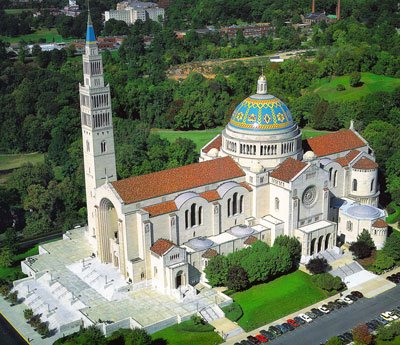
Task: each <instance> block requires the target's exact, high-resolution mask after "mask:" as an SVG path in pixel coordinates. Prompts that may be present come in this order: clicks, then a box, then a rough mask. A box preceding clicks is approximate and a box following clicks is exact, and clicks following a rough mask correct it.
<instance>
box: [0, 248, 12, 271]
mask: <svg viewBox="0 0 400 345" xmlns="http://www.w3.org/2000/svg"><path fill="white" fill-rule="evenodd" d="M13 262H14V253H13V251H12V249H10V248H9V247H3V248H1V250H0V267H11V266H12V264H13Z"/></svg>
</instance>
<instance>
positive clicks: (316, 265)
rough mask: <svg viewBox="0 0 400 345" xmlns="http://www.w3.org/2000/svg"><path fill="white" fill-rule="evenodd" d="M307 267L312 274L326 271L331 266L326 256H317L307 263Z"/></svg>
mask: <svg viewBox="0 0 400 345" xmlns="http://www.w3.org/2000/svg"><path fill="white" fill-rule="evenodd" d="M306 268H307V269H308V270H309V271H310V272H311V273H312V274H320V273H325V272H326V271H327V270H328V269H329V268H330V266H329V264H328V261H326V259H325V258H315V259H311V260H310V261H309V262H308V263H307V265H306Z"/></svg>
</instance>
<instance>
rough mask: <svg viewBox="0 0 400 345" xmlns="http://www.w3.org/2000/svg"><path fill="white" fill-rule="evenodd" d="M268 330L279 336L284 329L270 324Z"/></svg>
mask: <svg viewBox="0 0 400 345" xmlns="http://www.w3.org/2000/svg"><path fill="white" fill-rule="evenodd" d="M268 331H270V332H272V333H274V334H275V335H276V336H277V337H278V336H280V335H281V334H282V331H281V330H280V329H279V328H278V327H276V326H269V328H268Z"/></svg>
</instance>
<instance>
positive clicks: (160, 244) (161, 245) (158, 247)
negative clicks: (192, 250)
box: [150, 238, 176, 256]
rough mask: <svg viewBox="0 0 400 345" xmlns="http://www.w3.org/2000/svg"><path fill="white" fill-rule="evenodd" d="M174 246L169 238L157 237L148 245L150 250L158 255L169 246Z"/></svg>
mask: <svg viewBox="0 0 400 345" xmlns="http://www.w3.org/2000/svg"><path fill="white" fill-rule="evenodd" d="M174 246H176V244H175V243H174V242H171V241H170V240H165V239H163V238H160V239H158V240H157V241H155V242H154V244H153V245H152V246H151V247H150V250H151V251H152V252H154V253H156V254H158V255H160V256H162V255H164V254H165V253H166V252H167V251H168V250H169V249H170V248H172V247H174Z"/></svg>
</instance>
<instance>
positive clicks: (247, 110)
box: [229, 93, 293, 132]
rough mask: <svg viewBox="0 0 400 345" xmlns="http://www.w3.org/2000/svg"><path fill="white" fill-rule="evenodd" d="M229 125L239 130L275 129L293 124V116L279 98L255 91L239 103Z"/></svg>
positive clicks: (261, 130)
mask: <svg viewBox="0 0 400 345" xmlns="http://www.w3.org/2000/svg"><path fill="white" fill-rule="evenodd" d="M229 125H230V126H232V127H234V128H238V129H241V130H249V131H260V132H263V131H272V130H274V131H275V130H282V129H286V128H289V127H291V126H293V118H292V114H291V113H290V110H289V108H288V107H287V106H286V104H285V103H283V102H282V101H281V100H280V99H279V98H276V97H275V96H272V95H267V94H258V93H257V94H255V95H252V96H250V97H247V98H246V99H245V100H244V101H242V102H241V103H239V105H238V106H237V107H236V109H235V110H234V112H233V114H232V117H231V119H230V121H229Z"/></svg>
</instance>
